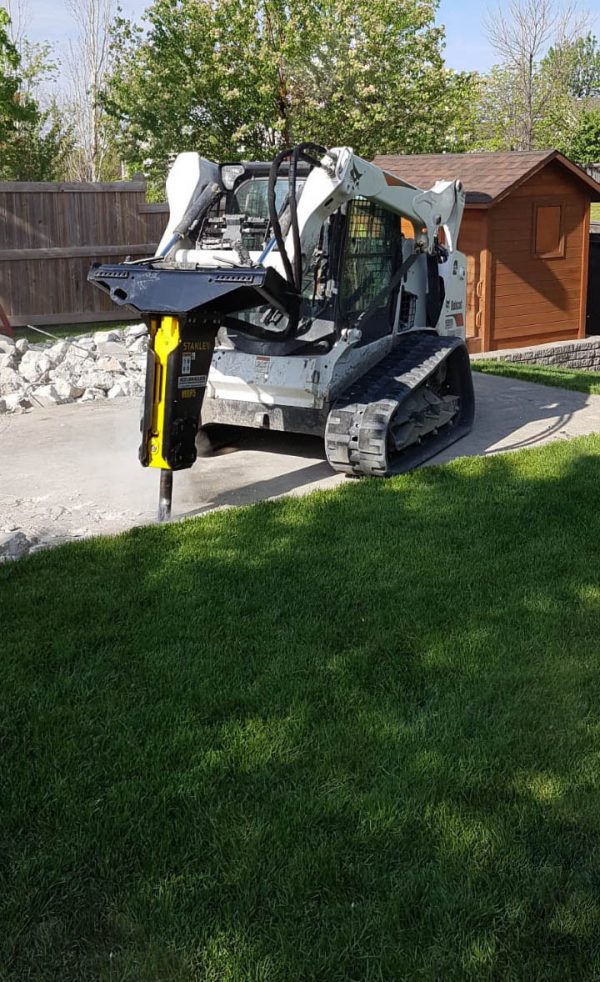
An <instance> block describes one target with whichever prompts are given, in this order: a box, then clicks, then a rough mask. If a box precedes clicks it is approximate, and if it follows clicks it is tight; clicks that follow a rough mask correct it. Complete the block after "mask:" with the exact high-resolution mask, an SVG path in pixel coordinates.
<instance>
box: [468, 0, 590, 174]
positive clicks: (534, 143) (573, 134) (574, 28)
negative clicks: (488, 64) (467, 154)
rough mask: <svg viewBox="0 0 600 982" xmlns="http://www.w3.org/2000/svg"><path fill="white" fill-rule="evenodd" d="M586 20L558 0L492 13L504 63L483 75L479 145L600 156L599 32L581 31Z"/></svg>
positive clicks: (527, 0) (492, 32)
mask: <svg viewBox="0 0 600 982" xmlns="http://www.w3.org/2000/svg"><path fill="white" fill-rule="evenodd" d="M584 23H585V22H584V20H582V17H581V15H580V14H579V13H578V11H577V9H576V8H575V6H574V5H573V4H571V5H570V6H567V7H562V6H560V5H559V3H558V2H557V0H509V2H508V4H506V5H505V6H504V7H501V8H498V10H497V11H496V12H495V13H494V14H492V15H491V18H490V19H489V21H488V25H487V26H488V34H489V37H490V41H491V43H492V45H493V46H494V47H495V49H496V51H497V52H498V54H499V55H500V56H501V59H502V60H501V62H500V64H498V65H496V66H494V68H493V69H492V70H491V71H490V72H489V73H488V74H487V75H486V76H483V77H482V78H481V79H480V83H479V98H478V102H477V127H476V132H477V139H476V141H475V146H478V147H481V148H483V149H488V150H534V149H542V148H543V149H546V148H548V149H550V148H554V147H556V148H557V149H559V150H563V151H564V152H566V153H568V154H569V155H573V154H576V155H577V156H576V159H578V160H580V161H583V160H584V158H585V159H587V158H588V157H589V156H590V154H591V155H593V154H594V152H595V150H594V143H593V133H594V128H593V120H594V118H595V117H594V113H593V112H592V110H593V109H594V105H593V104H594V100H595V99H597V97H598V95H599V94H600V51H599V49H598V43H597V40H596V38H595V37H594V35H593V34H591V33H589V32H588V33H586V34H582V33H581V32H582V29H583V27H584ZM590 112H591V117H590V118H588V115H589V114H590ZM587 139H589V140H591V141H592V142H591V143H590V145H589V147H588V148H587V149H586V148H585V146H584V144H585V141H586V140H587Z"/></svg>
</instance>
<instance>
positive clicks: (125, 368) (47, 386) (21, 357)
mask: <svg viewBox="0 0 600 982" xmlns="http://www.w3.org/2000/svg"><path fill="white" fill-rule="evenodd" d="M147 348H148V337H147V328H146V325H145V324H133V325H131V326H130V327H126V328H123V329H121V330H115V331H97V332H96V333H95V334H88V335H84V336H82V337H72V338H65V339H64V340H60V341H48V342H41V343H35V344H32V343H30V342H28V341H27V340H26V339H25V338H22V339H21V340H19V341H15V340H14V339H13V338H9V337H5V336H4V335H0V413H18V412H24V411H25V410H29V409H35V408H37V407H46V406H52V405H57V404H60V403H65V402H89V401H90V400H92V399H116V398H118V397H120V396H138V395H141V394H142V392H143V390H144V378H145V370H146V350H147Z"/></svg>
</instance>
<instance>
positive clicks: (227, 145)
mask: <svg viewBox="0 0 600 982" xmlns="http://www.w3.org/2000/svg"><path fill="white" fill-rule="evenodd" d="M436 5H437V4H436V0H370V2H369V0H220V2H219V3H212V2H209V0H154V3H153V4H152V6H151V7H150V8H149V10H148V11H147V14H146V18H145V24H144V26H142V27H140V26H135V25H133V24H131V23H129V22H127V21H125V20H123V19H121V20H119V21H118V22H117V25H116V29H115V32H114V38H113V44H114V48H115V50H116V51H118V65H117V68H116V70H115V71H114V72H113V75H112V78H111V79H110V84H109V85H108V87H107V91H106V94H105V106H106V109H107V111H108V112H109V113H110V115H111V117H112V118H113V120H114V123H115V129H116V134H117V138H118V142H119V146H120V149H121V154H122V156H123V158H124V160H125V161H126V162H127V164H128V166H129V169H130V170H132V171H135V170H143V171H145V172H146V173H149V174H150V175H151V176H152V177H153V178H154V179H156V180H157V181H159V180H161V179H164V174H165V170H166V166H167V162H168V160H169V159H170V158H171V157H172V156H173V154H175V153H177V152H178V151H181V150H187V149H194V150H198V151H199V152H200V153H202V154H204V155H206V156H208V157H212V158H220V159H227V158H229V159H236V158H239V157H245V158H252V157H254V158H257V157H258V158H264V157H265V156H270V155H272V154H273V152H274V151H275V150H277V149H278V148H280V147H282V146H284V145H289V144H291V143H293V142H298V141H300V140H303V139H310V140H315V141H317V142H320V143H323V144H327V145H335V144H350V145H352V146H353V147H354V149H355V150H356V151H357V152H359V153H362V154H363V155H365V156H370V155H372V154H374V153H376V152H378V151H385V150H387V151H398V152H411V151H412V152H427V151H433V150H443V149H446V148H449V147H452V148H457V149H462V148H463V145H464V140H465V133H464V120H465V119H466V117H467V114H466V112H465V106H466V103H467V102H468V98H469V95H470V92H471V86H472V80H471V77H470V76H468V75H464V74H455V73H452V72H449V71H447V70H446V69H445V67H444V62H443V57H442V47H443V32H442V30H441V29H440V28H438V27H435V26H434V14H435V9H436Z"/></svg>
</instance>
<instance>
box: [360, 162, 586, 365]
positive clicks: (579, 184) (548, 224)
mask: <svg viewBox="0 0 600 982" xmlns="http://www.w3.org/2000/svg"><path fill="white" fill-rule="evenodd" d="M375 163H376V164H378V165H379V166H380V167H383V168H385V170H388V171H390V173H392V174H395V175H396V176H398V177H400V178H402V179H403V180H405V181H410V182H411V183H412V184H416V185H418V186H419V187H422V188H428V187H431V185H432V184H433V183H434V182H435V181H436V180H454V179H457V178H459V179H460V180H461V181H462V182H463V185H464V187H465V191H466V195H467V201H466V208H465V214H464V218H463V223H462V227H461V231H460V236H459V240H458V248H459V249H460V250H461V251H462V252H464V253H465V254H466V256H467V260H468V276H467V279H468V283H467V338H468V342H469V349H470V350H471V351H473V352H476V351H490V350H494V349H498V348H513V347H520V346H523V345H528V344H542V343H544V342H548V341H563V340H571V339H573V338H578V337H584V336H585V325H586V297H587V282H588V262H589V219H590V202H592V201H600V183H597V182H596V181H595V180H594V179H593V178H592V177H591V176H590V175H589V174H586V172H585V171H584V170H582V169H581V168H580V167H578V166H577V165H576V164H574V163H572V162H571V161H570V160H568V159H567V158H566V157H564V156H563V155H562V154H560V153H558V151H556V150H548V151H539V152H511V153H449V154H423V155H420V154H413V155H397V154H385V155H382V156H379V157H376V158H375Z"/></svg>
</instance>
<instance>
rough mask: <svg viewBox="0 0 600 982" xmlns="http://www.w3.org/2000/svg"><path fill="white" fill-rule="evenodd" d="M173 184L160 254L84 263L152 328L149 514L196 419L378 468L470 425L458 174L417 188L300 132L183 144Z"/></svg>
mask: <svg viewBox="0 0 600 982" xmlns="http://www.w3.org/2000/svg"><path fill="white" fill-rule="evenodd" d="M167 193H168V199H169V206H170V218H169V222H168V225H167V228H166V229H165V232H164V235H163V237H162V240H161V242H160V244H159V247H158V250H157V252H156V255H155V256H153V257H151V258H149V259H143V260H137V261H126V262H123V263H120V264H117V265H96V266H93V267H92V269H91V270H90V272H89V275H88V279H89V280H90V281H91V282H92V283H94V284H95V285H96V286H98V287H100V288H101V289H103V290H105V291H106V292H107V293H109V294H110V296H111V298H112V300H113V301H114V302H115V303H116V304H119V305H128V306H129V307H132V308H133V309H135V310H136V311H138V312H139V313H140V314H141V316H142V317H143V319H144V320H145V321H146V323H147V324H148V328H149V338H150V340H149V351H148V366H147V378H146V393H145V410H144V416H143V420H142V426H141V429H142V440H141V447H140V459H141V462H142V464H143V465H144V466H149V467H155V468H158V469H160V470H161V494H160V506H159V514H160V517H161V518H166V517H168V515H169V514H170V498H171V492H172V472H173V471H175V470H181V469H183V468H187V467H191V466H192V464H193V463H194V461H195V459H196V437H197V433H198V428H199V427H200V426H204V425H206V424H207V423H214V422H217V423H228V424H235V425H236V426H240V425H241V426H250V427H261V428H269V429H273V430H284V431H289V432H293V433H311V434H318V435H321V436H322V437H323V439H324V441H325V450H326V454H327V459H328V461H329V463H330V465H331V467H332V468H333V469H334V470H337V471H342V472H344V473H346V474H352V475H362V474H367V475H375V476H381V477H384V476H386V475H389V474H397V473H399V472H401V471H405V470H408V469H410V468H412V467H415V466H417V465H419V464H420V463H422V462H423V461H424V460H426V459H427V458H428V457H431V456H433V455H434V454H436V453H438V451H440V450H441V449H443V448H444V447H446V446H448V445H449V444H450V443H453V442H454V441H455V440H457V439H459V438H460V437H462V436H463V435H464V434H466V433H467V432H468V431H469V430H470V428H471V425H472V421H473V413H474V400H473V386H472V379H471V371H470V365H469V358H468V354H467V349H466V346H465V343H464V330H465V315H466V261H465V257H464V256H463V255H462V254H461V253H460V252H458V251H457V250H456V241H457V237H458V232H459V228H460V222H461V218H462V213H463V208H464V192H463V190H462V186H461V184H460V182H448V181H438V182H437V183H436V184H435V185H434V187H432V188H431V189H430V190H421V189H419V188H418V187H416V186H413V185H411V184H408V183H406V182H405V181H401V180H399V179H398V178H396V177H394V176H393V175H391V174H388V173H386V172H385V171H383V170H381V169H380V168H378V167H376V166H374V165H373V164H371V163H369V162H368V161H366V160H362V159H361V158H360V157H357V156H355V155H354V154H353V152H352V150H351V149H350V148H349V147H334V148H333V149H330V150H326V149H325V148H323V147H319V146H316V145H314V144H308V143H305V144H301V145H299V146H297V147H295V148H293V149H291V150H285V151H282V152H281V153H279V154H278V155H277V156H276V157H275V159H274V161H273V162H272V164H270V165H269V164H263V163H251V162H245V161H244V162H241V163H235V164H220V165H219V164H216V163H212V162H211V161H208V160H205V159H203V158H201V157H200V156H199V155H198V154H196V153H182V154H180V155H179V156H178V157H177V159H176V160H175V163H174V165H173V167H172V169H171V172H170V174H169V177H168V180H167Z"/></svg>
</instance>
